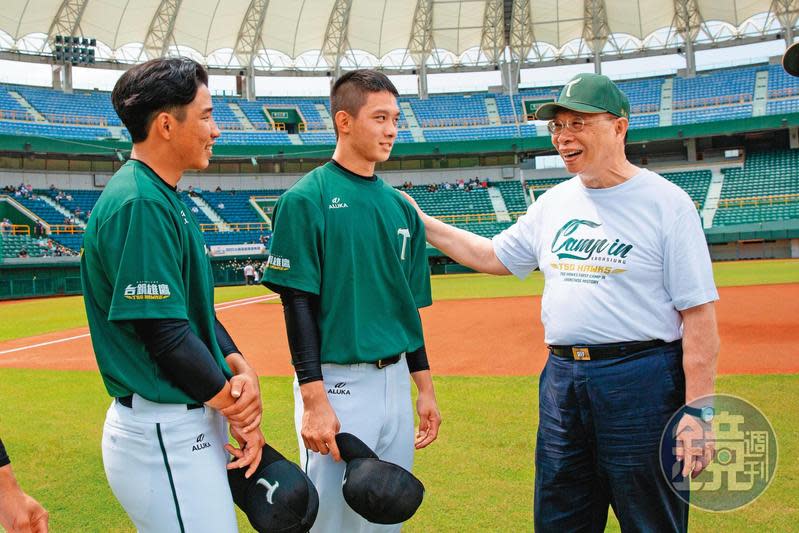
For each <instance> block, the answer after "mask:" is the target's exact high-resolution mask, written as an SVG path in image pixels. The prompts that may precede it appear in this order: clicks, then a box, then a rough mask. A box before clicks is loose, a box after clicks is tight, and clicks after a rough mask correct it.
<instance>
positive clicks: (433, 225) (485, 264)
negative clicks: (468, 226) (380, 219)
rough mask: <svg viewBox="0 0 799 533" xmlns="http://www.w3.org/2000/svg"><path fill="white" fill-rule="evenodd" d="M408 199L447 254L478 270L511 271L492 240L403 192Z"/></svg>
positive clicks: (431, 237)
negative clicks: (427, 210)
mask: <svg viewBox="0 0 799 533" xmlns="http://www.w3.org/2000/svg"><path fill="white" fill-rule="evenodd" d="M400 193H401V194H402V195H403V196H404V197H405V199H406V200H407V201H408V202H410V203H411V205H413V207H414V208H416V211H417V212H418V213H419V217H420V218H421V219H422V222H424V229H425V232H426V234H427V242H429V243H430V244H432V245H433V246H435V247H436V248H438V249H439V250H441V251H442V252H444V253H445V254H446V255H448V256H449V257H451V258H452V259H454V260H455V261H457V262H458V263H460V264H462V265H464V266H467V267H469V268H471V269H474V270H477V271H478V272H485V273H487V274H495V275H498V276H507V275H509V274H510V273H511V272H510V270H508V269H507V268H506V267H505V265H503V264H502V262H501V261H500V260H499V258H497V255H496V253H495V252H494V246H493V244H492V243H491V239H487V238H485V237H481V236H479V235H475V234H474V233H471V232H468V231H466V230H463V229H460V228H456V227H455V226H450V225H449V224H446V223H444V222H442V221H440V220H438V219H436V218H434V217H431V216H430V215H428V214H427V213H425V212H424V211H422V210H421V208H420V207H419V205H418V204H417V203H416V201H415V200H414V199H413V198H411V197H410V196H409V195H408V194H406V193H404V192H402V191H400Z"/></svg>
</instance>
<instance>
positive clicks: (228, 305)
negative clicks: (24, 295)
mask: <svg viewBox="0 0 799 533" xmlns="http://www.w3.org/2000/svg"><path fill="white" fill-rule="evenodd" d="M275 298H279V295H277V294H270V295H267V296H253V297H251V298H242V299H241V300H233V301H232V302H224V303H221V304H217V305H215V306H214V309H215V310H217V311H224V310H225V309H230V308H232V307H240V306H242V305H249V304H257V303H259V302H266V301H269V300H274V299H275ZM88 336H89V334H88V333H84V334H82V335H75V336H73V337H65V338H63V339H55V340H52V341H47V342H40V343H37V344H29V345H28V346H20V347H19V348H11V349H9V350H0V355H5V354H7V353H14V352H21V351H22V350H29V349H31V348H41V347H42V346H50V345H51V344H58V343H60V342H67V341H74V340H76V339H82V338H84V337H88Z"/></svg>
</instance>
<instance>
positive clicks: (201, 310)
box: [81, 59, 264, 533]
mask: <svg viewBox="0 0 799 533" xmlns="http://www.w3.org/2000/svg"><path fill="white" fill-rule="evenodd" d="M207 83H208V75H207V73H206V71H205V69H203V67H202V66H201V65H199V64H198V63H196V62H194V61H192V60H189V59H158V60H153V61H148V62H147V63H144V64H141V65H138V66H136V67H133V68H132V69H130V70H128V71H127V72H125V74H123V75H122V77H121V78H120V79H119V81H118V82H117V84H116V86H115V87H114V91H113V93H112V102H113V104H114V108H115V109H116V112H117V114H118V115H119V116H120V118H121V119H122V122H123V123H124V124H125V126H126V127H127V129H128V131H129V132H130V136H131V138H132V140H133V150H132V152H131V159H130V160H129V161H128V162H127V163H125V164H124V165H123V166H122V168H120V169H119V171H117V172H116V174H114V176H113V177H112V178H111V181H110V182H109V183H108V185H107V186H106V188H105V190H104V191H103V193H102V194H101V195H100V198H99V200H98V201H97V204H96V205H95V207H94V208H93V210H92V216H91V217H90V220H89V223H88V226H87V228H86V233H85V235H84V239H83V250H82V253H81V281H82V284H83V294H84V302H85V305H86V314H87V317H88V322H89V330H90V332H91V338H92V345H93V347H94V352H95V355H96V357H97V365H98V366H99V368H100V373H101V375H102V377H103V381H104V383H105V386H106V389H107V390H108V393H109V394H110V395H111V396H113V397H114V401H113V402H112V404H111V407H110V408H109V409H108V413H107V416H106V421H105V426H104V428H103V442H102V447H103V464H104V467H105V472H106V476H107V478H108V482H109V484H110V486H111V489H112V490H113V492H114V495H115V496H116V497H117V499H118V500H119V502H120V503H121V504H122V507H123V508H124V509H125V511H126V512H127V513H128V515H129V516H130V518H131V520H132V521H133V523H134V524H135V526H136V529H137V530H138V531H140V532H165V531H181V532H182V531H192V532H197V531H200V532H205V531H207V532H214V533H219V532H232V531H237V530H238V528H237V522H236V514H235V511H234V507H233V500H232V497H231V493H230V488H229V485H228V478H227V469H230V468H241V467H244V466H247V467H248V473H249V474H250V475H251V473H252V472H253V471H254V470H255V468H256V467H257V465H258V463H259V461H260V457H261V449H262V447H263V445H264V438H263V435H262V433H261V430H260V420H261V412H262V406H261V398H260V389H259V383H258V376H257V375H256V374H255V372H254V371H253V370H252V368H251V367H250V366H249V365H248V364H247V362H246V361H245V360H244V358H243V357H242V355H241V354H240V353H239V350H238V348H236V346H235V344H234V343H233V340H232V339H231V338H230V336H229V335H228V334H227V331H225V328H224V327H223V326H222V324H221V323H220V322H219V320H217V318H216V315H215V312H214V282H213V275H212V271H211V263H210V260H209V258H208V256H207V253H206V247H205V243H204V240H203V236H202V233H201V232H200V228H199V226H198V224H197V222H196V220H195V219H194V218H193V217H192V215H191V214H190V213H188V209H187V207H186V206H185V204H184V203H183V202H182V200H181V198H180V196H179V194H178V192H177V189H176V186H177V184H178V181H179V180H180V179H181V177H182V175H183V172H184V171H185V170H188V169H203V168H206V167H207V166H208V161H209V159H210V158H211V154H212V147H213V144H214V141H215V140H216V138H217V137H219V130H218V129H217V127H216V124H215V123H214V119H213V116H212V103H211V94H210V92H209V91H208V87H207ZM228 423H229V424H230V432H231V434H232V435H233V436H234V437H235V438H236V440H237V441H238V443H239V445H240V448H233V447H232V446H230V444H228V434H227V426H228ZM226 450H227V451H226ZM227 452H230V453H232V454H233V455H234V456H235V458H236V460H235V461H233V462H232V463H230V464H227V462H228V457H229V456H228V453H227ZM226 467H227V469H226Z"/></svg>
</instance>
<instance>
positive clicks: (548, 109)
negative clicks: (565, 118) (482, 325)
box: [535, 102, 610, 120]
mask: <svg viewBox="0 0 799 533" xmlns="http://www.w3.org/2000/svg"><path fill="white" fill-rule="evenodd" d="M561 109H568V110H569V111H577V112H578V113H610V111H608V110H607V109H602V108H601V107H596V106H593V105H588V104H578V103H569V104H560V103H558V102H549V103H546V104H544V105H542V106H541V107H539V108H538V109H537V110H536V112H535V119H536V120H552V119H553V118H555V114H556V113H557V112H558V111H559V110H561Z"/></svg>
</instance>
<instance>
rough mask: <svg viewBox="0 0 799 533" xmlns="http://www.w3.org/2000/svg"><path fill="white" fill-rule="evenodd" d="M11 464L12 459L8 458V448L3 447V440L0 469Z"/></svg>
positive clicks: (0, 440)
mask: <svg viewBox="0 0 799 533" xmlns="http://www.w3.org/2000/svg"><path fill="white" fill-rule="evenodd" d="M7 464H11V459H9V458H8V454H7V453H6V447H5V446H3V439H0V467H3V466H6V465H7Z"/></svg>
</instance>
